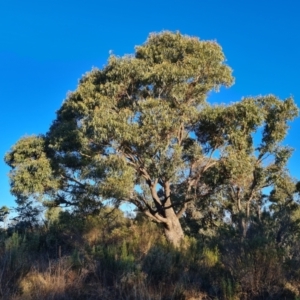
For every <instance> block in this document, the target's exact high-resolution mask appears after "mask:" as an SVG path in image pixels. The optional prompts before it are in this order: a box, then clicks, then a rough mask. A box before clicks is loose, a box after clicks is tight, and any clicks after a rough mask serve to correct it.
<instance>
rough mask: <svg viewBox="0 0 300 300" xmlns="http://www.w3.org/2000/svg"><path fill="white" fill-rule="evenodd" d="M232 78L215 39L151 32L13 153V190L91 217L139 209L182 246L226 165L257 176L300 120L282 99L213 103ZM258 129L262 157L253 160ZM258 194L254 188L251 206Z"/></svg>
mask: <svg viewBox="0 0 300 300" xmlns="http://www.w3.org/2000/svg"><path fill="white" fill-rule="evenodd" d="M231 73H232V72H231V69H230V68H229V67H228V66H227V65H226V64H225V57H224V54H223V52H222V49H221V47H220V46H219V45H218V44H217V43H216V42H215V41H201V40H199V39H198V38H195V37H189V36H183V35H181V34H180V33H171V32H162V33H159V34H151V35H150V36H149V38H148V40H147V41H146V42H145V43H144V44H143V45H142V46H138V47H136V48H135V54H134V55H127V56H124V57H116V56H114V55H112V56H110V58H109V60H108V63H107V65H106V66H105V67H104V68H103V69H100V70H99V69H93V70H92V71H91V72H89V73H87V74H86V75H85V76H84V77H83V78H82V79H81V80H80V82H79V85H78V88H77V89H76V91H74V92H72V93H70V94H69V95H68V97H67V99H66V100H65V101H64V103H63V105H62V107H61V108H60V109H59V111H58V112H57V118H56V120H55V121H54V122H53V124H52V126H51V127H50V129H49V131H48V132H47V134H46V135H41V136H32V137H25V138H23V139H21V140H20V141H18V142H17V143H16V145H14V146H13V147H12V149H11V150H10V152H9V153H8V154H7V155H6V162H7V163H8V164H9V165H10V166H11V167H12V171H11V174H10V178H11V186H12V188H11V191H12V193H13V194H14V195H16V196H17V197H18V198H21V199H26V198H30V197H37V198H39V199H41V200H42V201H44V203H47V204H48V205H53V206H55V205H60V204H66V205H74V206H75V207H76V208H77V209H81V210H85V211H91V210H93V209H97V208H98V207H100V206H101V205H103V203H104V204H105V203H107V202H110V203H114V204H116V205H119V204H121V203H122V202H127V203H131V204H133V205H135V206H136V207H137V209H138V210H139V211H141V212H143V213H144V214H146V215H147V216H148V217H149V218H151V219H152V220H154V221H156V222H158V223H161V224H162V225H163V228H164V232H165V235H166V238H167V239H168V240H169V241H170V242H171V243H172V244H173V245H174V246H178V245H179V243H180V241H181V240H182V238H183V236H184V234H183V230H182V227H181V224H180V221H179V218H180V217H181V216H182V215H183V214H184V213H185V211H186V208H187V206H188V205H189V203H192V202H193V201H196V200H197V201H199V199H200V200H201V199H203V201H204V200H205V199H207V198H208V197H209V196H210V195H212V194H214V193H215V188H216V186H214V187H212V185H211V182H215V183H216V184H218V176H219V175H220V174H223V173H221V169H220V168H221V167H222V165H224V163H225V162H226V161H227V162H230V163H231V164H233V162H235V163H236V164H240V165H239V166H238V165H236V166H233V165H232V168H233V169H234V170H238V169H239V168H249V172H250V169H251V166H253V164H254V163H256V164H257V165H260V166H263V162H262V158H263V157H264V153H267V152H268V151H269V152H270V151H271V152H272V151H273V153H275V152H274V151H275V150H274V149H275V148H276V145H277V143H278V142H280V141H281V140H282V139H283V137H284V135H285V132H286V128H287V125H286V122H287V121H288V120H290V119H292V118H293V117H294V116H295V115H296V114H297V109H296V107H295V105H294V103H293V101H292V99H287V100H285V101H280V100H279V99H277V98H276V97H274V96H267V97H258V98H248V99H244V100H243V101H242V102H241V103H240V104H238V105H237V104H233V105H230V106H229V108H226V107H224V106H220V107H215V106H210V105H209V104H208V103H207V102H206V99H207V97H208V95H209V93H210V92H211V91H212V90H218V89H219V88H220V87H221V86H230V85H231V84H232V83H233V77H232V75H231ZM225 116H226V117H225ZM260 126H265V127H264V133H263V134H264V138H263V143H262V144H261V147H260V150H259V151H260V153H261V154H263V156H261V157H260V155H259V157H258V159H257V160H256V161H254V160H253V159H252V158H251V153H253V152H254V151H255V149H253V147H252V138H253V133H254V132H255V131H256V130H257V128H259V127H260ZM239 145H240V147H241V150H240V151H238V149H239ZM280 153H281V152H278V155H281V154H280ZM234 156H235V157H236V159H230V158H233V157H234ZM217 166H218V167H217ZM216 167H217V168H216ZM258 169H259V168H258V167H257V168H256V169H255V170H258ZM216 170H220V174H219V175H218V174H217V172H216ZM251 172H253V168H252V169H251ZM255 172H256V171H255ZM234 174H235V175H234V176H235V177H234V178H236V180H239V175H238V173H237V172H236V171H235V173H234ZM253 174H254V173H253ZM255 174H256V173H255ZM257 174H258V175H257V176H264V174H263V173H257ZM212 176H213V177H214V179H209V180H211V182H210V183H209V182H208V179H207V178H208V177H209V178H211V177H212ZM254 176H256V175H254ZM255 178H257V180H258V177H255ZM241 180H242V179H241ZM245 180H246V181H247V179H246V178H245ZM261 186H263V185H259V187H261ZM257 187H258V185H257V184H255V185H254V186H253V187H252V188H251V187H250V190H249V193H250V198H251V199H252V198H253V197H254V194H255V193H256V188H257ZM235 192H236V193H237V191H235ZM251 193H252V194H253V195H252V194H251ZM248 202H249V201H248Z"/></svg>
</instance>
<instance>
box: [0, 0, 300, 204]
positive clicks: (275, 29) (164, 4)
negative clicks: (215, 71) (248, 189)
mask: <svg viewBox="0 0 300 300" xmlns="http://www.w3.org/2000/svg"><path fill="white" fill-rule="evenodd" d="M299 12H300V4H298V3H297V1H292V0H285V1H283V0H277V1H272V2H270V1H259V0H252V1H250V0H241V1H236V0H235V1H234V0H226V1H224V0H209V1H202V0H199V1H196V0H185V1H183V0H173V1H170V0H165V1H163V0H160V1H158V0H152V1H134V0H131V1H119V0H116V1H99V0H86V1H77V0H72V1H70V0H63V1H58V0H52V1H43V0H42V1H41V0H39V1H38V0H28V1H23V0H9V1H8V0H4V1H1V3H0V36H1V41H0V109H1V118H0V126H1V143H0V156H1V157H2V159H1V161H0V184H1V189H0V206H2V205H7V206H10V207H11V206H13V205H14V199H13V197H12V196H11V195H10V193H9V181H8V177H7V173H8V172H9V168H8V167H7V166H6V165H5V163H4V161H3V157H4V155H5V153H6V152H7V151H8V150H9V149H10V147H11V146H12V145H13V144H14V143H15V142H17V140H18V139H20V138H21V137H22V136H25V135H32V134H40V133H46V131H47V130H48V128H49V126H50V124H51V122H52V121H53V120H54V118H55V111H56V110H57V109H59V107H60V105H61V104H62V102H63V100H64V99H65V98H66V94H67V92H68V91H72V90H75V89H76V86H77V83H78V80H79V79H80V78H81V76H82V75H83V74H84V73H85V72H87V71H90V70H91V68H92V67H98V68H102V67H103V66H104V65H105V63H106V61H107V59H108V56H109V53H110V52H113V53H114V54H116V55H120V56H122V55H124V54H130V53H133V52H134V46H135V45H140V44H142V43H143V42H145V40H146V39H147V36H148V34H149V33H150V32H160V31H162V30H171V31H180V32H181V33H182V34H187V35H191V36H197V37H199V38H200V39H203V40H216V41H217V42H218V43H219V44H220V45H221V46H222V48H223V51H224V53H225V55H226V58H227V63H228V64H229V66H231V67H232V69H233V71H234V72H233V75H234V77H235V84H234V86H233V87H231V88H230V89H221V91H220V92H219V93H218V94H212V95H211V97H210V98H209V99H208V100H209V101H210V102H212V103H222V102H224V103H230V102H231V101H239V100H240V99H241V98H242V97H244V96H256V95H266V94H270V93H271V94H274V95H276V96H278V97H280V98H282V99H284V98H287V97H290V96H293V97H294V99H295V101H296V103H297V104H298V106H300V85H299V83H298V80H299V75H298V70H299V69H300V56H299V50H298V49H299V46H300V35H299V31H300V19H299V17H298V15H299ZM299 130H300V120H299V119H297V120H296V121H294V122H293V123H291V129H290V130H289V134H288V137H287V139H286V140H285V142H284V144H287V145H289V146H291V147H293V148H295V152H294V154H293V156H292V158H291V160H290V162H289V165H288V166H289V168H290V170H291V174H292V176H294V177H298V178H300V171H299V167H298V165H299V162H300V139H299V133H298V131H299Z"/></svg>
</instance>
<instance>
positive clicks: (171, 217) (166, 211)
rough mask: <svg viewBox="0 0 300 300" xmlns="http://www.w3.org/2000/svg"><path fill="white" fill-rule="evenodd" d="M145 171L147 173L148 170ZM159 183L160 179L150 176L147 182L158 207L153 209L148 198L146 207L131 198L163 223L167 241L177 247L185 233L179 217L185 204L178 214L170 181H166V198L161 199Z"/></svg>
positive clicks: (140, 207) (149, 215)
mask: <svg viewBox="0 0 300 300" xmlns="http://www.w3.org/2000/svg"><path fill="white" fill-rule="evenodd" d="M143 172H144V173H145V174H146V175H147V173H146V171H143ZM147 176H148V175H147ZM157 183H158V179H156V180H154V181H151V179H150V176H148V178H147V184H148V186H149V188H150V192H151V196H152V199H153V203H154V205H155V207H156V209H153V208H152V207H151V206H150V205H149V204H148V203H147V201H146V200H145V201H143V204H144V205H145V206H146V209H145V207H144V206H142V205H141V204H140V202H139V201H136V200H134V199H131V202H132V203H133V204H135V205H136V206H137V207H138V208H139V209H140V210H141V211H142V212H143V213H144V214H145V215H147V216H148V217H150V218H151V219H152V220H153V221H155V222H157V223H160V224H162V225H163V228H164V233H165V237H166V239H167V241H168V242H169V243H170V244H171V245H173V246H174V247H175V248H178V247H179V246H180V244H181V242H182V240H183V238H184V233H183V230H182V227H181V224H180V222H179V218H180V216H182V213H184V211H185V205H183V207H182V209H181V210H180V212H178V213H177V214H176V212H175V210H174V208H173V205H172V201H171V190H170V182H168V181H166V182H165V183H164V194H165V195H164V196H165V197H164V198H165V199H164V200H161V199H160V198H159V197H158V195H157V190H156V186H157Z"/></svg>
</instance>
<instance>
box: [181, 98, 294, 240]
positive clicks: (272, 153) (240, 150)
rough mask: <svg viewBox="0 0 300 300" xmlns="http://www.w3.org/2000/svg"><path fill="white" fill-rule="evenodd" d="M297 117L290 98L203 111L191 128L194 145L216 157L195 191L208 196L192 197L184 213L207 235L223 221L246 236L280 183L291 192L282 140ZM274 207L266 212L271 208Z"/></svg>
mask: <svg viewBox="0 0 300 300" xmlns="http://www.w3.org/2000/svg"><path fill="white" fill-rule="evenodd" d="M297 114H298V109H297V107H296V106H295V104H294V102H293V99H291V98H287V99H285V100H284V101H281V100H279V99H278V98H277V97H275V96H273V95H268V96H264V97H261V96H260V97H255V98H244V99H242V100H241V101H240V102H238V103H233V104H230V105H227V106H225V105H219V106H215V107H213V106H212V107H207V108H206V109H204V110H203V111H202V114H201V116H200V118H199V123H198V124H197V126H196V129H195V133H196V136H197V138H198V141H200V142H201V144H203V143H205V144H206V145H207V147H208V148H209V149H218V150H219V154H218V158H219V159H218V160H216V161H215V165H214V166H213V167H211V168H210V170H208V171H207V172H206V176H204V177H203V178H202V180H200V181H199V182H198V185H199V186H198V187H197V188H198V190H200V189H201V188H203V186H206V188H207V189H208V188H209V189H210V190H211V192H210V193H209V194H208V197H206V198H207V199H205V198H203V197H201V196H199V197H197V200H196V203H195V204H194V205H193V209H192V210H191V211H188V214H187V217H190V218H193V217H192V215H193V214H194V215H195V216H196V217H194V219H196V220H197V219H198V223H199V224H200V227H201V228H200V229H202V231H203V229H205V228H206V227H207V229H208V230H207V233H209V232H211V231H212V229H214V228H215V229H216V228H217V227H218V226H219V225H220V224H222V223H223V221H224V218H225V217H227V219H230V222H231V224H232V225H234V226H235V227H236V230H237V231H238V232H239V233H240V234H241V236H242V237H245V236H246V234H247V231H248V229H249V228H250V227H251V224H254V221H258V220H260V218H261V214H262V211H263V209H264V207H266V204H268V205H269V204H271V202H272V201H273V199H274V191H275V190H276V191H277V193H276V195H278V191H279V190H282V185H283V182H285V184H287V185H289V188H290V190H291V189H294V190H295V189H296V187H295V182H293V181H292V180H291V179H289V175H288V171H287V166H286V164H287V161H288V159H289V157H290V156H291V154H292V148H290V147H287V146H283V145H282V141H283V139H284V138H285V137H286V134H287V130H288V128H289V126H288V121H289V120H292V119H293V118H295V117H296V116H297ZM288 182H289V183H288ZM269 190H273V192H272V193H269V192H268V191H269ZM281 194H282V193H281ZM291 195H293V196H290V197H289V199H290V201H293V203H294V204H295V205H296V206H297V204H296V202H295V201H294V200H295V193H294V194H293V193H292V194H291ZM283 198H284V197H283ZM292 199H293V200H292ZM281 201H283V202H285V198H284V199H282V200H281ZM278 203H279V202H278ZM275 206H276V205H272V206H271V207H270V208H271V209H273V210H274V209H276V208H275ZM197 210H198V217H197V213H195V212H197ZM205 224H207V225H205ZM198 227H199V225H198Z"/></svg>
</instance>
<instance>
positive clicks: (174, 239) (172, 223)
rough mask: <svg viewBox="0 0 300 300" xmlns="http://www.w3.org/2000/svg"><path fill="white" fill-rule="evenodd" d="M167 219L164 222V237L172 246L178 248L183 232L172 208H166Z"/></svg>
mask: <svg viewBox="0 0 300 300" xmlns="http://www.w3.org/2000/svg"><path fill="white" fill-rule="evenodd" d="M167 219H168V221H167V222H166V223H165V224H164V232H165V236H166V239H167V241H168V242H169V243H170V244H172V245H173V246H174V248H178V247H179V246H180V243H181V242H182V240H183V238H184V234H183V230H182V227H181V224H180V222H179V219H178V218H177V216H176V214H175V212H174V210H173V209H168V216H167Z"/></svg>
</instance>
